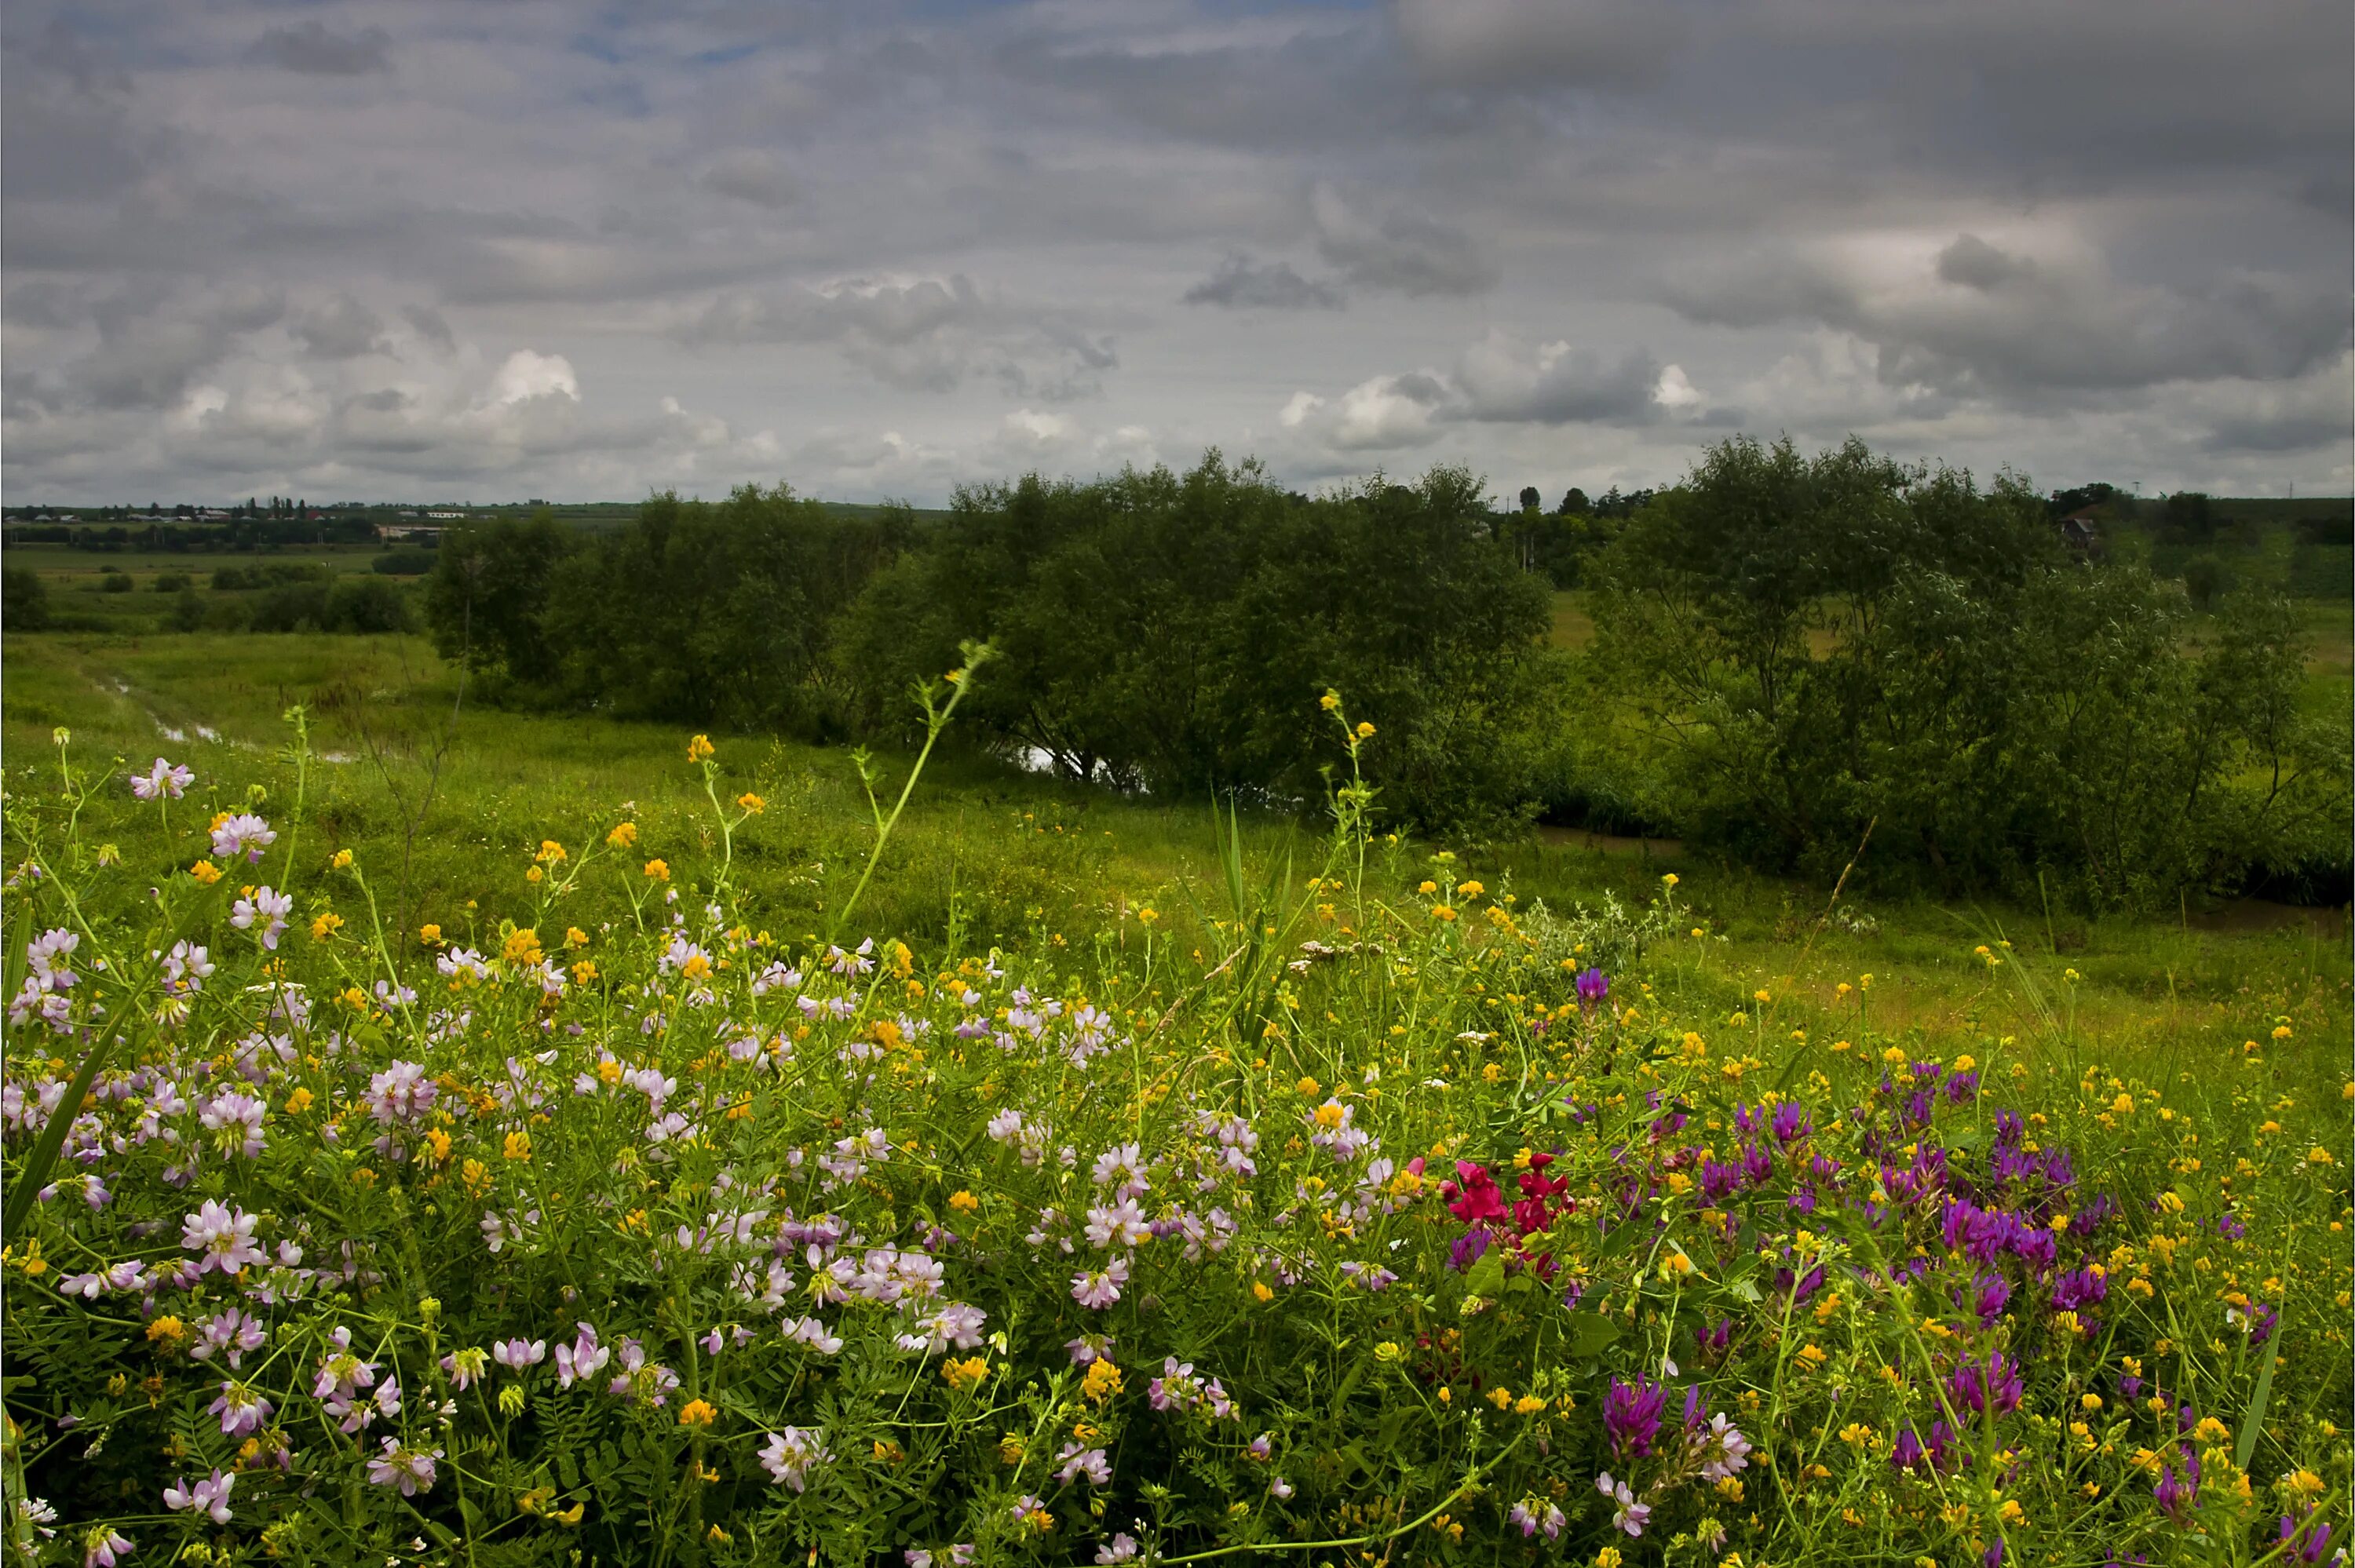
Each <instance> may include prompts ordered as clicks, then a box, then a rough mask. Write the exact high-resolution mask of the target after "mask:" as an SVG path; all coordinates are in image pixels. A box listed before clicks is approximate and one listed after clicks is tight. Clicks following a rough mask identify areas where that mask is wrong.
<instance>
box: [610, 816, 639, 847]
mask: <svg viewBox="0 0 2355 1568" xmlns="http://www.w3.org/2000/svg"><path fill="white" fill-rule="evenodd" d="M636 842H638V824H637V823H635V822H623V823H622V824H621V825H620V826H619V827H617V828H615V829H614V830H613V832H610V833H607V834H606V835H605V843H606V847H608V848H610V849H627V848H629V847H630V846H631V845H632V844H634V843H636Z"/></svg>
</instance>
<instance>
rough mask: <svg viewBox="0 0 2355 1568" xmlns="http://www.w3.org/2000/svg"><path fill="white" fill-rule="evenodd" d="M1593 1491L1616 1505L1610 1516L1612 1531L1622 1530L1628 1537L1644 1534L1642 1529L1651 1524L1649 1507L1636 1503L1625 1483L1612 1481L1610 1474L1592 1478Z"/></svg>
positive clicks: (1608, 1472)
mask: <svg viewBox="0 0 2355 1568" xmlns="http://www.w3.org/2000/svg"><path fill="white" fill-rule="evenodd" d="M1594 1489H1595V1490H1596V1491H1598V1492H1601V1493H1602V1494H1603V1495H1604V1497H1606V1498H1608V1499H1611V1500H1612V1501H1613V1502H1614V1504H1616V1505H1617V1507H1616V1509H1615V1510H1614V1511H1613V1513H1612V1515H1611V1528H1612V1529H1614V1530H1624V1531H1626V1532H1627V1533H1628V1534H1629V1535H1630V1536H1640V1535H1642V1534H1643V1533H1644V1527H1645V1526H1646V1524H1648V1523H1650V1522H1651V1519H1652V1509H1651V1505H1650V1504H1648V1503H1639V1502H1637V1501H1636V1494H1635V1492H1634V1491H1633V1490H1631V1489H1629V1488H1628V1485H1627V1483H1626V1482H1625V1481H1614V1480H1613V1479H1612V1478H1611V1472H1610V1471H1608V1470H1605V1471H1604V1472H1603V1473H1602V1474H1601V1475H1599V1476H1597V1477H1595V1478H1594Z"/></svg>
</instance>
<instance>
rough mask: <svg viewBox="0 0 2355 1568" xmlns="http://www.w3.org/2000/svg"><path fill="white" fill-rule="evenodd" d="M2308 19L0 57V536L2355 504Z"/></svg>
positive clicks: (1102, 28)
mask: <svg viewBox="0 0 2355 1568" xmlns="http://www.w3.org/2000/svg"><path fill="white" fill-rule="evenodd" d="M2350 17H2355V10H2350V7H2349V6H2348V5H2346V4H2345V3H2344V0H2312V3H2285V0H2231V3H2229V4H2226V3H2220V0H2117V3H2104V4H2087V3H2082V0H1764V3H1762V4H1732V3H1730V0H1553V3H1543V0H1395V3H1394V4H1389V5H1381V4H1368V5H1280V4H1269V5H1246V4H1230V3H1226V0H1194V3H1190V4H1189V3H1188V0H1040V3H1032V4H1012V5H956V4H951V3H947V0H933V3H922V4H907V5H900V4H895V3H892V0H860V3H858V4H856V5H853V4H813V5H794V4H792V3H791V0H785V3H771V0H762V3H753V0H733V3H721V4H714V5H698V4H695V3H693V0H686V3H670V4H665V5H603V6H598V5H586V4H579V5H574V4H554V3H533V0H513V3H501V4H485V3H481V0H452V3H448V4H432V3H424V4H414V5H399V4H344V3H336V0H330V3H326V4H317V5H297V4H264V5H242V4H211V3H208V0H171V3H165V0H148V3H144V4H135V5H133V4H123V3H120V0H74V3H72V4H70V5H66V4H48V3H45V0H8V3H7V5H5V8H0V290H5V292H0V327H4V328H5V337H0V383H5V386H4V387H0V392H5V397H4V398H0V490H5V496H6V498H7V499H8V500H9V501H10V502H11V503H25V502H27V501H65V502H80V503H91V502H101V501H136V502H142V503H144V502H145V501H147V500H149V499H165V500H171V499H221V500H226V499H230V498H237V499H241V498H243V497H244V496H246V495H248V494H256V493H262V494H266V493H299V494H302V495H304V496H307V497H310V498H312V499H314V500H319V499H344V498H375V497H390V496H400V497H410V498H418V499H443V498H447V499H458V500H464V499H473V500H478V501H487V500H493V499H511V498H521V497H525V496H538V495H545V496H549V497H560V498H568V499H570V498H583V499H586V498H616V499H626V498H630V497H634V496H637V495H643V494H645V493H646V492H647V490H648V489H649V488H659V487H666V486H672V485H676V486H677V487H679V488H680V489H681V490H683V491H687V492H696V493H704V494H707V495H709V494H717V493H720V492H721V491H723V490H725V489H726V488H727V487H729V486H730V485H731V484H735V483H739V482H744V481H747V480H759V481H762V482H773V481H775V480H777V479H780V478H783V479H785V480H788V481H790V482H792V483H793V484H794V486H795V488H796V489H799V490H801V491H804V492H805V493H816V494H819V495H825V496H830V497H840V498H868V497H875V496H885V495H890V496H900V497H905V498H909V499H911V500H914V501H917V502H918V503H929V502H937V501H939V500H940V499H942V498H943V497H944V496H945V495H946V494H947V493H948V492H949V491H950V489H951V488H952V487H953V486H954V484H955V483H956V482H959V481H961V480H966V479H975V478H986V477H992V476H998V475H1005V474H1008V473H1013V472H1018V471H1025V470H1028V469H1032V468H1037V469H1041V470H1045V471H1050V472H1075V473H1082V474H1085V473H1092V472H1096V471H1110V470H1116V469H1118V468H1119V467H1120V466H1121V465H1122V464H1123V463H1126V462H1132V461H1134V462H1140V463H1142V462H1151V461H1167V462H1172V463H1185V462H1188V461H1192V460H1193V459H1194V458H1196V457H1198V456H1199V453H1200V452H1201V450H1202V449H1203V448H1204V447H1206V446H1209V445H1213V444H1215V445H1217V446H1220V447H1221V448H1223V449H1224V450H1226V451H1227V452H1228V453H1229V454H1230V455H1239V454H1242V453H1253V454H1257V455H1258V456H1259V457H1261V458H1263V460H1265V461H1266V462H1267V463H1268V464H1269V466H1270V467H1271V468H1272V469H1273V471H1275V472H1276V473H1277V474H1278V475H1279V476H1281V477H1283V478H1284V479H1285V480H1287V481H1289V482H1294V483H1296V484H1299V485H1301V486H1304V487H1313V486H1314V485H1316V484H1317V483H1319V482H1326V481H1329V480H1333V479H1337V478H1341V477H1345V476H1353V475H1359V474H1363V473H1367V472H1370V471H1375V470H1377V469H1380V470H1384V471H1390V472H1393V473H1400V472H1413V471H1421V470H1422V469H1423V468H1424V467H1426V466H1427V465H1429V464H1431V463H1433V462H1435V461H1463V462H1468V463H1470V464H1472V465H1473V466H1474V467H1475V468H1476V469H1478V470H1479V471H1482V472H1484V473H1486V474H1487V476H1488V477H1489V480H1490V482H1491V485H1492V487H1493V488H1494V489H1495V490H1496V491H1497V492H1498V493H1511V492H1515V491H1518V489H1519V488H1520V487H1521V486H1522V485H1523V484H1529V483H1533V484H1537V485H1539V486H1540V488H1541V489H1542V490H1543V491H1544V492H1545V493H1546V495H1547V499H1548V500H1549V502H1550V501H1551V500H1552V499H1553V498H1554V497H1555V496H1557V495H1558V494H1559V493H1561V490H1562V489H1563V488H1565V487H1566V486H1568V485H1571V484H1573V483H1575V484H1579V485H1582V486H1583V487H1585V488H1586V489H1588V490H1589V491H1600V490H1602V489H1604V488H1605V487H1607V486H1609V485H1611V484H1614V483H1617V484H1619V485H1622V486H1625V487H1629V488H1633V487H1635V486H1638V485H1644V484H1652V483H1657V482H1662V481H1664V480H1668V479H1670V478H1673V477H1674V476H1675V475H1677V474H1678V473H1679V472H1681V471H1683V469H1684V468H1685V467H1686V465H1687V464H1688V463H1689V461H1690V460H1691V458H1692V455H1693V454H1694V452H1695V451H1696V450H1698V449H1699V448H1700V446H1702V445H1704V444H1706V443H1708V442H1710V441H1711V440H1717V439H1719V438H1721V436H1723V435H1724V434H1726V433H1729V432H1732V431H1749V432H1753V433H1757V434H1761V435H1765V436H1770V437H1771V436H1773V435H1775V434H1777V433H1780V432H1788V433H1789V434H1790V435H1792V436H1793V437H1795V438H1796V439H1797V440H1800V441H1801V442H1803V443H1806V444H1817V443H1828V442H1831V441H1835V440H1838V439H1839V438H1840V437H1842V436H1843V435H1845V434H1847V433H1849V432H1850V431H1854V432H1857V433H1859V434H1861V435H1863V436H1865V437H1866V438H1867V439H1868V440H1871V441H1872V442H1873V443H1874V444H1875V445H1877V446H1880V447H1882V448H1885V449H1887V450H1892V451H1894V452H1897V453H1899V454H1900V455H1902V456H1906V457H1942V458H1945V459H1949V460H1951V461H1956V462H1960V463H1966V464H1968V465H1970V466H1972V467H1974V468H1976V469H1978V470H1980V471H1992V470H1993V469H1995V468H1996V467H1998V466H1999V465H2001V464H2004V463H2009V464H2011V465H2013V466H2015V467H2017V468H2019V469H2021V470H2024V471H2027V472H2028V473H2029V474H2030V475H2031V476H2032V477H2033V478H2034V479H2035V480H2036V481H2037V482H2039V483H2040V484H2043V485H2045V486H2048V487H2050V486H2055V485H2062V484H2068V483H2074V482H2083V481H2085V480H2089V479H2097V478H2108V479H2114V480H2117V481H2120V482H2137V481H2139V482H2141V483H2142V484H2143V486H2144V488H2145V490H2146V492H2151V491H2158V490H2169V489H2174V488H2179V487H2183V486H2200V487H2204V488H2208V489H2211V490H2215V491H2221V492H2232V493H2281V492H2283V491H2285V490H2286V489H2287V488H2288V487H2290V486H2292V485H2296V487H2297V488H2298V489H2299V491H2300V492H2301V493H2316V492H2320V491H2324V490H2332V491H2336V492H2339V493H2345V492H2346V491H2347V490H2349V489H2350V487H2355V440H2350V418H2355V414H2350V397H2355V392H2350V387H2355V315H2350V309H2351V307H2350V294H2355V260H2351V259H2350V257H2355V248H2350V214H2355V190H2351V189H2350V185H2355V182H2351V181H2350V167H2355V88H2351V87H2350V82H2355V71H2350V62H2355V20H2350Z"/></svg>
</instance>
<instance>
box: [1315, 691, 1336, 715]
mask: <svg viewBox="0 0 2355 1568" xmlns="http://www.w3.org/2000/svg"><path fill="white" fill-rule="evenodd" d="M1316 705H1317V706H1318V707H1320V708H1323V709H1324V710H1325V711H1326V712H1327V713H1328V714H1329V713H1331V712H1332V711H1333V710H1334V709H1335V708H1337V707H1339V706H1340V705H1341V694H1340V693H1338V692H1327V693H1326V694H1324V695H1323V696H1321V697H1319V698H1317V699H1316Z"/></svg>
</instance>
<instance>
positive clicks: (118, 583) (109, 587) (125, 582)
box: [98, 572, 139, 593]
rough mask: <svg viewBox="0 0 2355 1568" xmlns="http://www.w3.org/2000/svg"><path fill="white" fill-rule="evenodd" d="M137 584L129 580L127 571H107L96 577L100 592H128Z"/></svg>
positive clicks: (129, 575) (129, 576)
mask: <svg viewBox="0 0 2355 1568" xmlns="http://www.w3.org/2000/svg"><path fill="white" fill-rule="evenodd" d="M138 586H139V585H138V584H136V583H134V582H133V581H132V580H131V574H130V573H129V572H109V573H107V574H106V575H105V576H104V577H101V578H99V579H98V587H99V591H101V593H129V592H130V591H131V590H132V589H133V588H136V587H138Z"/></svg>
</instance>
